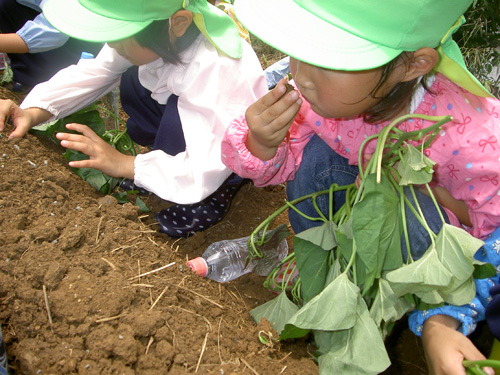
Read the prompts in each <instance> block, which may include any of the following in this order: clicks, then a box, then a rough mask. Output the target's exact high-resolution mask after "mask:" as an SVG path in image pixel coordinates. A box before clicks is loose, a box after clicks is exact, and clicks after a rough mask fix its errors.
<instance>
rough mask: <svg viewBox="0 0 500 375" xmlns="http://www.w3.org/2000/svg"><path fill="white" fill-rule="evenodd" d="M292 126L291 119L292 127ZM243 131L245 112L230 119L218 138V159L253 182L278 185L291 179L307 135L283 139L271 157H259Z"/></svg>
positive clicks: (245, 124)
mask: <svg viewBox="0 0 500 375" xmlns="http://www.w3.org/2000/svg"><path fill="white" fill-rule="evenodd" d="M296 126H297V124H296V123H295V122H294V124H292V127H296ZM303 128H304V127H303ZM311 132H312V131H310V132H309V135H310V133H311ZM295 133H296V132H295ZM247 134H248V125H247V123H246V120H245V116H241V117H239V118H237V119H235V120H233V122H232V123H231V125H230V126H229V128H228V129H227V130H226V133H225V135H224V139H223V140H222V162H223V163H224V164H225V165H226V166H227V167H228V168H230V169H231V170H233V171H234V172H235V173H236V174H237V175H238V176H241V177H243V178H249V179H251V180H253V182H254V184H255V186H266V185H278V184H282V183H284V182H286V181H289V180H293V178H294V177H295V171H296V170H297V168H298V167H299V165H300V163H301V161H302V152H303V150H304V147H305V145H306V144H307V142H308V141H309V139H310V136H307V135H305V136H304V135H302V137H301V138H294V139H293V142H292V141H289V140H288V139H285V140H284V141H283V142H282V143H281V145H280V146H279V147H278V151H277V152H276V155H275V156H274V157H273V158H272V159H270V160H266V161H262V160H260V159H259V158H257V157H255V156H254V155H252V153H251V152H250V151H249V150H248V149H247V147H246V144H245V142H246V139H247Z"/></svg>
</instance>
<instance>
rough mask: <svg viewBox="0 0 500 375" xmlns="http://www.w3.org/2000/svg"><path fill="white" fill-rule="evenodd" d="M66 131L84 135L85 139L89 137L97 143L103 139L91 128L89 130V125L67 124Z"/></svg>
mask: <svg viewBox="0 0 500 375" xmlns="http://www.w3.org/2000/svg"><path fill="white" fill-rule="evenodd" d="M66 129H68V130H73V131H76V132H78V133H82V134H83V135H84V136H85V137H88V138H89V139H91V140H93V141H95V140H97V139H101V138H100V137H99V136H98V135H97V134H96V133H95V132H94V131H93V130H92V129H91V128H89V127H88V126H87V125H83V124H77V123H70V124H66Z"/></svg>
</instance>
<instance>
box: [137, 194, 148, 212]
mask: <svg viewBox="0 0 500 375" xmlns="http://www.w3.org/2000/svg"><path fill="white" fill-rule="evenodd" d="M135 205H136V206H137V207H139V211H140V212H150V211H151V210H150V209H149V207H148V206H147V205H146V203H144V201H143V200H142V199H141V198H139V197H137V199H136V200H135Z"/></svg>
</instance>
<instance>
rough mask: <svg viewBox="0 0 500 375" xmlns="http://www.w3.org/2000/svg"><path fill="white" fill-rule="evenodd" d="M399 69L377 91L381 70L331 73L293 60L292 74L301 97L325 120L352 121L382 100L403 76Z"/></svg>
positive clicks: (336, 71)
mask: <svg viewBox="0 0 500 375" xmlns="http://www.w3.org/2000/svg"><path fill="white" fill-rule="evenodd" d="M396 71H397V69H395V71H394V72H393V73H391V76H390V77H389V79H388V80H387V82H386V83H385V84H384V85H383V86H382V87H381V88H380V89H379V90H377V92H376V98H373V97H372V95H371V93H372V91H373V90H374V88H375V87H376V86H377V84H378V82H379V80H380V77H381V74H382V68H375V69H371V70H363V71H342V70H328V69H323V68H320V67H317V66H314V65H310V64H307V63H305V62H302V61H299V60H296V59H294V58H290V72H291V74H292V76H293V79H294V81H295V83H296V84H297V87H298V89H299V91H300V92H301V94H302V95H303V96H304V97H305V98H306V100H307V101H308V102H309V103H310V104H311V108H312V110H313V111H314V112H316V113H317V114H318V115H320V116H323V117H326V118H353V117H355V116H357V115H360V114H362V113H364V112H366V111H367V110H368V109H370V108H371V107H373V106H374V105H375V104H377V103H378V102H379V101H380V97H383V96H384V95H385V94H386V93H387V92H388V91H389V90H390V89H391V88H392V86H393V85H394V84H396V83H397V82H396V77H399V78H401V77H400V75H399V74H400V73H398V72H396Z"/></svg>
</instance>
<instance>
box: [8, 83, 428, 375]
mask: <svg viewBox="0 0 500 375" xmlns="http://www.w3.org/2000/svg"><path fill="white" fill-rule="evenodd" d="M6 97H10V98H12V95H11V94H9V93H8V92H6V91H5V90H0V98H6ZM14 99H15V100H18V98H17V97H14ZM8 130H9V129H8ZM7 134H8V132H4V133H1V134H0V168H1V169H0V171H1V172H0V226H1V234H0V249H1V257H0V323H1V326H2V330H3V334H4V339H5V343H6V347H7V352H8V356H9V364H10V366H9V367H10V369H9V370H10V373H11V374H16V375H19V374H26V375H28V374H29V375H31V374H53V375H56V374H57V375H64V374H89V375H94V374H95V375H97V374H99V375H108V374H126V375H129V374H147V375H155V374H167V373H168V374H177V375H180V374H192V373H199V374H227V375H229V374H254V375H256V374H260V375H276V374H289V375H294V374H297V375H307V374H317V373H318V369H317V366H316V364H315V362H314V360H313V359H312V355H311V354H313V353H314V347H313V345H312V344H311V343H310V342H309V341H308V339H307V338H306V339H303V340H296V341H291V342H276V341H271V343H270V344H269V345H264V344H262V343H261V342H260V341H259V339H258V334H259V332H260V331H264V332H266V333H267V332H270V331H271V329H270V328H269V327H268V326H267V325H266V324H264V323H261V324H259V325H256V324H255V323H254V321H253V320H252V318H251V317H250V315H249V311H250V310H251V309H252V308H254V307H255V306H257V305H259V304H262V303H264V302H266V301H267V300H269V299H271V298H274V297H275V296H274V295H273V294H271V293H270V292H269V291H267V290H266V289H264V288H263V286H262V283H263V281H264V278H263V277H259V276H255V275H253V274H250V275H246V276H244V277H241V278H240V279H238V280H235V281H233V282H230V283H227V284H219V283H216V282H213V281H210V280H207V279H202V278H200V277H198V276H196V275H194V274H193V273H192V272H191V271H190V270H189V269H188V268H187V267H186V265H185V262H186V259H187V258H192V257H195V256H199V255H201V253H202V252H203V251H204V250H205V249H206V247H207V246H208V245H209V244H211V243H213V242H215V241H218V240H222V239H230V238H238V237H243V236H247V235H249V234H250V233H251V231H252V230H253V229H254V228H255V227H256V226H257V225H258V224H260V222H261V221H262V220H263V219H265V218H266V217H267V216H268V215H269V214H271V213H272V212H273V211H274V210H276V209H277V208H279V207H280V206H281V205H282V204H283V199H284V196H285V194H284V187H283V186H277V187H273V188H265V189H259V188H256V187H254V186H253V185H252V184H250V183H249V184H246V185H244V186H243V188H242V189H240V191H239V192H238V194H237V195H236V197H235V199H234V201H233V203H232V206H231V209H230V212H229V214H228V215H227V216H226V217H225V219H224V220H223V221H222V222H221V223H219V224H218V225H216V226H215V227H213V228H211V229H209V230H207V231H205V232H202V233H198V234H196V235H194V236H192V237H190V238H188V239H174V238H170V237H168V236H166V235H164V234H161V233H159V232H157V226H156V224H155V221H154V219H153V215H154V213H155V212H157V210H158V209H160V208H164V206H165V202H161V201H160V200H159V199H158V198H155V197H146V198H144V200H145V201H146V203H147V205H148V207H150V208H151V209H152V211H151V213H149V214H142V213H140V212H138V211H137V209H136V207H135V206H133V205H132V204H129V203H127V204H124V205H120V204H117V203H116V202H115V200H114V199H112V198H110V197H104V196H102V195H101V194H99V193H98V192H97V191H95V190H94V189H93V188H92V187H91V186H90V185H88V184H87V183H86V182H84V181H83V180H81V179H80V178H79V177H78V176H76V175H75V174H74V173H72V172H71V170H70V169H69V168H68V166H67V164H66V162H65V159H64V158H63V157H62V156H61V154H62V152H63V150H62V148H60V147H59V146H57V145H55V144H53V143H52V142H50V141H47V140H46V139H44V138H40V137H36V136H33V135H31V134H29V135H27V136H26V137H25V138H23V139H21V140H16V141H13V140H8V139H7ZM282 222H285V223H286V222H287V217H286V215H285V214H284V215H282V216H281V217H279V218H278V220H277V222H276V224H279V223H282ZM174 262H175V264H173V265H172V266H170V267H168V268H164V269H162V270H159V271H157V272H153V273H150V274H148V275H145V276H139V275H141V274H143V273H146V272H149V271H153V270H157V269H158V268H160V267H163V266H166V265H169V264H172V263H174ZM274 337H276V335H275V336H274ZM387 347H388V350H389V352H390V356H391V358H392V361H393V365H392V366H391V367H390V368H389V369H388V370H387V371H386V372H385V374H410V375H411V374H418V375H421V374H426V366H425V362H424V358H423V353H422V348H421V344H420V340H419V339H418V338H416V337H415V336H414V335H413V334H412V333H411V332H410V331H409V330H408V329H407V327H406V323H405V322H404V321H402V322H401V323H400V324H398V325H397V326H396V329H395V331H394V333H393V335H392V336H391V337H390V338H389V339H388V341H387Z"/></svg>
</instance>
